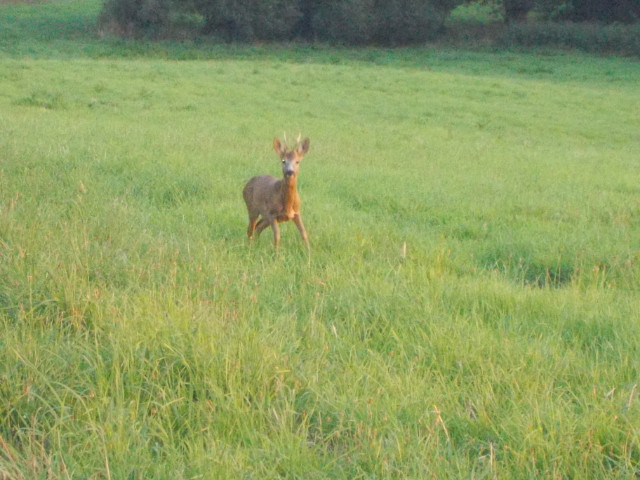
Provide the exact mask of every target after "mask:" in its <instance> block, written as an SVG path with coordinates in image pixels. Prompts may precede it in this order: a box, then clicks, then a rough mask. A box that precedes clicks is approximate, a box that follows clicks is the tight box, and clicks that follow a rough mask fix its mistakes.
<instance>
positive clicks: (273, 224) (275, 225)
mask: <svg viewBox="0 0 640 480" xmlns="http://www.w3.org/2000/svg"><path fill="white" fill-rule="evenodd" d="M271 228H272V229H273V243H275V245H276V252H277V251H278V244H279V243H280V229H279V228H278V220H276V219H275V218H272V219H271Z"/></svg>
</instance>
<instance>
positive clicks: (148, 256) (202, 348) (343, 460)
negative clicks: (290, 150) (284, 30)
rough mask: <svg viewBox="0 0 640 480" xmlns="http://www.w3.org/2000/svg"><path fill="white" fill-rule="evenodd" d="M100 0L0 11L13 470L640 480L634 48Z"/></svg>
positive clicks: (2, 215)
mask: <svg viewBox="0 0 640 480" xmlns="http://www.w3.org/2000/svg"><path fill="white" fill-rule="evenodd" d="M98 10H99V2H97V1H96V0H82V1H73V2H72V1H69V2H66V1H58V2H49V3H46V4H36V5H24V4H0V22H4V23H3V24H2V25H1V26H0V27H2V28H0V479H2V480H17V479H45V478H46V479H52V478H53V479H67V478H88V479H148V478H158V479H165V478H166V479H215V478H247V479H249V478H305V479H312V478H354V479H355V478H358V479H373V478H376V479H382V478H437V479H440V478H452V479H458V478H474V479H482V478H491V479H498V478H499V479H513V478H531V479H533V478H602V479H604V478H607V479H608V478H620V479H622V478H635V477H637V476H638V475H640V398H639V397H640V392H638V383H640V334H639V329H638V327H639V326H640V297H639V295H638V291H639V289H640V265H639V263H640V168H639V163H638V158H639V157H638V152H640V115H639V113H640V112H639V110H638V105H640V63H638V61H637V60H632V59H629V58H619V57H603V56H601V57H598V56H590V55H586V54H580V53H575V52H558V51H555V52H554V51H537V52H524V51H509V50H503V51H481V50H476V51H471V50H460V49H454V48H445V47H442V48H437V47H423V48H406V49H395V50H386V49H375V48H362V49H343V48H335V47H323V46H315V47H314V46H305V45H258V46H238V45H210V44H207V43H204V42H202V43H200V42H183V43H172V42H153V43H152V42H144V41H134V40H117V39H112V38H100V37H99V36H98V35H97V34H96V31H95V20H94V19H95V15H96V14H97V12H98ZM2 19H4V20H2ZM283 132H286V133H287V137H288V138H295V137H296V136H297V134H298V132H301V133H302V135H303V136H308V137H309V138H310V139H311V147H310V151H309V153H308V155H307V156H306V157H305V159H304V160H303V162H302V164H301V167H300V177H299V183H298V188H299V191H300V195H301V198H302V213H303V217H304V219H305V224H306V227H307V232H308V233H309V237H310V242H311V251H312V254H311V259H310V261H309V258H308V257H307V254H306V251H305V249H304V246H303V244H302V242H301V241H300V238H299V235H298V232H297V230H296V229H295V226H294V225H293V224H292V223H287V224H283V225H282V226H281V234H282V240H281V245H280V252H279V254H278V255H274V252H273V244H272V238H271V234H270V232H264V234H263V236H262V237H261V238H259V239H258V240H257V241H256V242H255V244H254V245H253V246H252V247H251V248H250V247H249V245H248V241H247V238H246V227H247V215H246V209H245V205H244V202H243V199H242V188H243V186H244V184H245V182H246V181H247V180H248V179H249V178H250V177H252V176H254V175H257V174H262V173H270V174H272V175H278V174H279V164H278V159H277V157H276V155H275V153H274V152H273V149H272V141H273V137H274V136H279V137H281V136H282V134H283Z"/></svg>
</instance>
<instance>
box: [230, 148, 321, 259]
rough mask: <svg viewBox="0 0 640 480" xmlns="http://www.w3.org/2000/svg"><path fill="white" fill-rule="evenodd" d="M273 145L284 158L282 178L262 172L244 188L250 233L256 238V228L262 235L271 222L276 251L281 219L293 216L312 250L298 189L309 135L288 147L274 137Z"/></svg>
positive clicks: (282, 158)
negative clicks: (299, 170)
mask: <svg viewBox="0 0 640 480" xmlns="http://www.w3.org/2000/svg"><path fill="white" fill-rule="evenodd" d="M273 148H274V150H275V151H276V153H277V154H278V156H279V157H280V160H281V161H282V177H283V178H275V177H272V176H271V175H260V176H258V177H253V178H252V179H251V180H249V181H248V182H247V185H246V186H245V187H244V190H243V191H242V194H243V196H244V201H245V203H246V204H247V211H248V212H249V228H248V229H247V236H248V237H249V240H250V241H253V234H254V232H257V233H258V235H260V232H262V231H263V230H264V229H265V228H267V227H268V226H269V225H271V228H272V229H273V241H274V243H275V248H276V251H277V250H278V244H279V243H280V230H279V228H278V223H279V222H286V221H288V220H293V221H294V223H295V224H296V226H297V227H298V230H299V231H300V235H301V236H302V241H303V242H304V243H305V245H306V247H307V250H310V247H309V239H308V238H307V232H306V230H305V228H304V224H303V223H302V217H301V215H300V196H299V195H298V189H297V184H298V168H299V164H300V161H301V160H302V157H304V155H305V154H306V153H307V152H308V151H309V139H308V138H306V139H304V141H303V142H302V143H298V144H297V145H296V146H295V147H294V148H293V149H289V148H288V147H286V146H284V145H283V144H282V143H281V142H280V140H278V139H277V138H274V139H273ZM259 217H260V218H259ZM258 218H259V219H258Z"/></svg>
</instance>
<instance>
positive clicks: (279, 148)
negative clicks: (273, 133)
mask: <svg viewBox="0 0 640 480" xmlns="http://www.w3.org/2000/svg"><path fill="white" fill-rule="evenodd" d="M273 149H274V150H275V151H276V153H277V154H278V155H282V144H281V143H280V140H278V137H275V138H274V139H273Z"/></svg>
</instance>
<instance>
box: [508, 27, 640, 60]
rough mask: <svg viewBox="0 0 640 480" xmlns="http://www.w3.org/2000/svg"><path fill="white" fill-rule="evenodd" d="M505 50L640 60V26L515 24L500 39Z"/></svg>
mask: <svg viewBox="0 0 640 480" xmlns="http://www.w3.org/2000/svg"><path fill="white" fill-rule="evenodd" d="M496 43H497V44H499V45H501V46H510V47H511V46H523V47H527V48H536V47H553V48H569V49H578V50H582V51H585V52H600V53H606V52H614V53H619V54H626V55H634V56H640V25H621V24H613V25H605V26H603V25H599V24H593V23H569V22H563V23H560V22H537V23H529V24H512V25H509V26H508V27H507V28H505V29H503V30H501V32H500V34H499V35H498V36H497V38H496Z"/></svg>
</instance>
